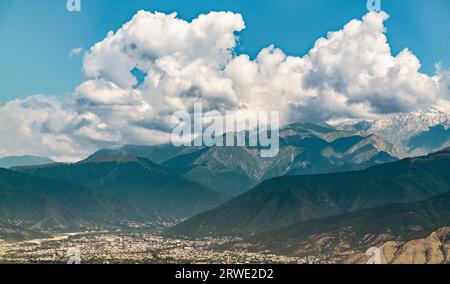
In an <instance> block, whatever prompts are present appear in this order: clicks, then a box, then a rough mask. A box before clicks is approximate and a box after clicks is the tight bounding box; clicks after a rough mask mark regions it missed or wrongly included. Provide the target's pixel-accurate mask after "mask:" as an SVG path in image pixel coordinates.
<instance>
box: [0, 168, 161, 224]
mask: <svg viewBox="0 0 450 284" xmlns="http://www.w3.org/2000/svg"><path fill="white" fill-rule="evenodd" d="M0 197H1V198H0V221H1V222H4V223H7V224H12V225H14V226H20V227H22V228H25V229H34V230H38V231H73V230H88V229H95V228H108V227H111V226H116V225H119V224H120V223H121V222H123V221H131V220H152V221H155V220H156V216H155V215H152V214H148V213H147V214H143V213H142V212H140V211H138V210H137V209H135V208H133V207H132V206H130V205H128V204H127V203H125V202H123V201H118V200H113V199H110V198H107V197H105V196H103V195H102V194H100V193H97V192H94V191H93V190H91V189H88V188H86V187H83V186H80V185H78V184H74V183H70V182H67V181H65V180H61V179H57V178H47V177H39V176H34V175H29V174H25V173H19V172H15V171H10V170H6V169H0Z"/></svg>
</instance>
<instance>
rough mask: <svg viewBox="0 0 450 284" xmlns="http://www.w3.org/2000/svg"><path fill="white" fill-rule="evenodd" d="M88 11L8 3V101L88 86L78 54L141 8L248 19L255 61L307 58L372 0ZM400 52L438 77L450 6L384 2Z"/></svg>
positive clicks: (4, 12) (243, 45)
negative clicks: (270, 52) (267, 54)
mask: <svg viewBox="0 0 450 284" xmlns="http://www.w3.org/2000/svg"><path fill="white" fill-rule="evenodd" d="M82 5H83V7H82V8H83V11H82V12H81V13H69V12H67V11H66V8H65V6H66V0H39V1H38V0H2V1H0V78H1V84H0V102H6V101H9V100H12V99H14V98H25V97H28V96H30V95H35V94H46V95H54V96H64V95H65V94H67V93H69V92H71V91H72V90H73V89H74V88H75V87H76V86H77V85H78V84H79V83H80V82H82V80H83V76H82V73H81V60H80V59H77V60H69V59H68V54H69V51H70V50H71V49H72V48H75V47H83V48H89V47H90V46H92V45H93V44H94V43H95V42H98V41H100V40H102V39H103V38H104V36H105V35H106V33H107V32H108V31H110V30H116V29H117V28H119V27H120V26H121V25H122V24H123V23H125V22H126V21H128V20H129V19H130V18H131V17H132V16H133V15H134V14H135V13H136V11H138V10H140V9H144V10H149V11H161V12H167V13H169V12H177V13H178V15H179V17H181V18H183V19H186V20H190V19H193V18H195V17H196V16H197V15H198V14H200V13H206V12H209V11H212V10H216V11H218V10H227V11H233V12H238V13H241V14H242V15H243V16H244V19H245V21H246V25H247V28H246V29H245V31H243V32H241V33H240V37H241V41H240V45H239V47H238V52H245V53H248V54H250V55H252V56H254V55H255V54H257V53H258V52H259V51H260V50H261V48H263V47H266V46H268V45H270V44H275V45H276V46H277V47H280V48H282V49H283V50H284V51H285V52H286V53H287V54H292V55H303V54H305V53H306V52H307V51H308V50H309V49H310V48H311V47H312V46H313V44H314V42H315V40H317V39H318V38H319V37H321V36H324V35H326V33H327V32H328V31H331V30H338V29H340V28H341V27H342V26H343V25H344V24H345V23H347V22H348V21H349V20H351V19H354V18H358V19H359V18H361V17H362V16H363V15H364V14H365V13H366V12H367V10H366V1H365V0H345V1H342V0H314V1H304V0H277V1H274V0H271V1H268V0H240V1H236V0H220V1H215V0H195V1H194V0H82ZM383 10H384V11H386V12H387V13H388V14H390V15H391V18H390V19H389V20H388V22H387V23H386V26H387V28H388V38H389V42H390V45H391V47H392V48H393V52H394V53H397V52H399V51H400V50H402V49H403V48H405V47H408V48H410V49H411V50H412V51H413V52H414V53H415V54H416V55H417V57H418V58H419V59H420V60H421V62H422V64H423V68H422V71H423V72H425V73H428V74H433V73H434V64H435V63H436V62H442V63H443V66H444V67H449V66H450V49H449V47H450V29H449V27H450V1H448V0H433V1H421V0H408V1H406V0H384V1H383Z"/></svg>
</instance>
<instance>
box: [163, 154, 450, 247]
mask: <svg viewBox="0 0 450 284" xmlns="http://www.w3.org/2000/svg"><path fill="white" fill-rule="evenodd" d="M449 168H450V149H447V150H444V151H441V152H438V153H435V154H431V155H429V156H424V157H418V158H408V159H404V160H401V161H396V162H392V163H387V164H383V165H378V166H374V167H372V168H369V169H366V170H362V171H354V172H343V173H332V174H322V175H309V176H283V177H278V178H274V179H270V180H267V181H265V182H263V183H261V184H260V185H258V186H257V187H255V188H254V189H253V190H251V191H249V192H247V193H244V194H243V195H240V196H238V197H236V198H234V199H232V200H231V201H229V202H227V203H225V204H224V205H222V206H220V207H218V208H215V209H213V210H210V211H207V212H204V213H202V214H199V215H197V216H195V217H193V218H191V219H189V220H187V221H185V222H183V223H181V224H179V225H176V226H175V227H173V228H171V229H169V231H168V234H169V235H177V236H187V237H191V238H198V237H208V236H229V235H234V236H241V237H249V236H252V235H255V234H259V233H262V232H264V231H268V230H272V229H276V228H280V227H283V226H288V225H292V224H295V223H298V222H301V221H307V220H313V219H320V218H324V217H328V216H332V215H339V214H345V213H348V212H352V211H357V210H361V209H368V208H374V207H378V206H383V205H388V204H392V203H403V202H414V201H419V200H422V199H426V198H428V197H432V196H435V195H438V194H441V193H445V192H448V191H449V189H450V175H449V174H448V169H449Z"/></svg>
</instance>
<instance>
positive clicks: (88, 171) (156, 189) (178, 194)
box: [15, 151, 229, 218]
mask: <svg viewBox="0 0 450 284" xmlns="http://www.w3.org/2000/svg"><path fill="white" fill-rule="evenodd" d="M15 170H17V171H22V172H27V173H31V174H34V175H38V176H45V177H53V178H61V179H64V180H67V181H70V182H74V183H77V184H82V185H84V186H86V187H88V188H91V189H93V190H95V191H96V192H99V193H101V194H104V195H105V196H108V197H112V198H115V199H117V200H122V201H126V202H128V203H130V204H131V205H133V206H136V207H138V208H140V209H142V210H150V211H154V212H156V213H157V214H158V215H162V216H172V217H183V218H184V217H189V216H192V215H195V214H197V213H200V212H202V211H205V210H207V209H211V208H213V207H214V206H217V205H219V204H221V203H223V202H225V201H226V200H228V199H229V197H228V196H225V195H223V194H220V193H218V192H215V191H213V190H211V189H209V188H207V187H206V186H204V185H201V184H198V183H196V182H193V181H191V180H188V179H186V178H183V177H180V176H178V175H176V174H174V173H172V172H170V171H168V170H166V169H165V168H163V167H161V166H160V165H157V164H155V163H153V162H151V161H150V160H148V159H145V158H139V157H136V156H132V155H128V154H117V152H115V151H112V152H108V151H100V152H98V153H96V154H94V155H92V156H91V157H89V158H88V159H86V160H84V161H81V162H78V163H76V164H54V165H47V166H37V167H22V168H15Z"/></svg>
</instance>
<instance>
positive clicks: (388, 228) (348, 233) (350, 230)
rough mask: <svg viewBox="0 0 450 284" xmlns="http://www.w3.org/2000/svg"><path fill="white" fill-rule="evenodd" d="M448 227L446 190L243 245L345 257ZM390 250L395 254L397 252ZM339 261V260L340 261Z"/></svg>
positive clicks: (278, 231)
mask: <svg viewBox="0 0 450 284" xmlns="http://www.w3.org/2000/svg"><path fill="white" fill-rule="evenodd" d="M448 226H450V194H449V193H446V194H443V195H439V196H436V197H432V198H430V199H426V200H423V201H419V202H413V203H404V204H391V205H387V206H383V207H377V208H373V209H366V210H359V211H355V212H352V213H348V214H343V215H337V216H332V217H327V218H322V219H317V220H310V221H306V222H301V223H297V224H294V225H291V226H287V227H283V228H280V229H276V230H273V231H269V232H264V233H262V234H260V235H257V236H255V237H253V238H250V239H248V240H245V241H243V243H242V244H244V243H245V246H246V247H247V248H249V247H251V248H253V249H254V250H262V251H265V250H270V251H271V252H274V253H278V254H282V255H295V256H307V255H322V256H329V257H332V256H333V257H337V258H341V257H343V256H344V258H345V259H348V258H350V257H351V256H352V255H357V254H358V252H362V253H364V254H365V252H366V251H367V250H368V249H369V248H371V247H379V246H381V245H383V244H385V243H386V242H389V241H396V242H398V241H402V242H406V241H410V240H414V239H420V238H424V237H427V236H428V235H429V234H431V233H432V232H433V231H436V230H438V229H440V228H442V227H448ZM242 244H240V245H242ZM391 253H394V255H395V254H396V253H398V252H395V251H391ZM388 255H389V254H388ZM388 255H386V256H388ZM342 260H343V259H339V261H340V262H341V261H342ZM411 261H412V259H411Z"/></svg>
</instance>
